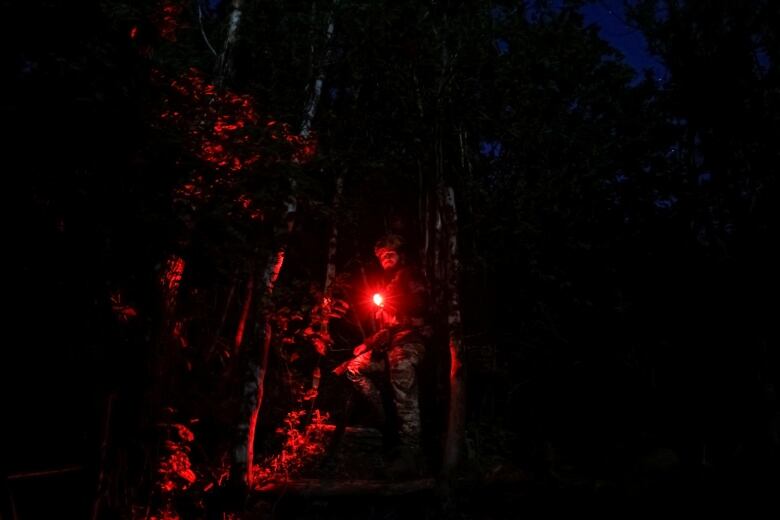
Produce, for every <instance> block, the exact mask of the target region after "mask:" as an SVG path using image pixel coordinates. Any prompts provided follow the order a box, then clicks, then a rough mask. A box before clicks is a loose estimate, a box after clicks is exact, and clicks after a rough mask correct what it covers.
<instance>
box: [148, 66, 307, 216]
mask: <svg viewBox="0 0 780 520" xmlns="http://www.w3.org/2000/svg"><path fill="white" fill-rule="evenodd" d="M155 75H156V80H157V81H158V82H160V83H164V84H166V85H167V86H168V87H169V88H170V91H169V95H168V96H167V97H166V99H165V108H164V109H163V110H162V112H161V113H160V121H161V123H164V124H165V125H166V126H172V127H174V128H176V129H177V130H178V131H179V132H180V134H181V135H182V136H184V141H183V142H184V146H185V148H186V149H187V151H188V152H189V153H190V154H191V155H192V156H194V157H196V158H197V159H199V160H200V161H201V162H202V163H203V165H204V166H205V167H206V169H205V172H206V173H205V176H204V174H203V173H196V174H194V175H193V176H192V177H191V178H190V179H189V180H188V181H187V182H185V183H184V184H182V185H181V186H179V187H178V188H176V190H175V196H176V198H177V200H179V201H184V202H186V203H189V204H190V205H192V206H193V209H194V207H197V206H199V205H200V204H202V203H203V202H205V201H207V200H208V199H209V198H210V197H211V196H212V195H213V194H214V193H215V190H218V189H221V188H224V189H226V190H236V189H238V187H239V186H240V183H241V182H242V177H238V175H239V174H242V175H249V174H256V173H258V171H259V166H260V165H261V164H264V165H270V164H273V163H279V162H283V161H290V162H291V163H293V164H303V163H306V162H307V161H309V160H311V159H312V157H313V156H314V155H315V153H316V139H315V138H314V137H312V136H310V137H307V138H304V137H301V136H300V135H297V134H295V133H294V132H293V131H292V129H291V128H290V125H289V124H287V123H283V122H279V121H276V120H274V119H272V118H268V117H264V116H261V115H260V114H259V112H258V110H257V109H256V106H255V101H254V99H253V98H252V97H251V96H249V95H240V94H237V93H235V92H232V91H230V90H221V89H218V88H217V87H216V86H215V85H214V84H211V83H209V82H208V81H206V80H205V78H204V76H203V74H202V73H201V72H200V71H198V70H197V69H194V68H192V69H190V70H189V71H188V72H187V74H185V75H184V76H182V77H179V78H176V79H174V80H165V79H164V78H163V77H162V74H161V73H160V72H159V71H157V72H155ZM261 160H262V162H261ZM211 172H214V173H215V175H212V174H211ZM235 202H236V210H237V211H238V212H240V213H241V214H243V215H245V216H248V217H249V218H250V219H252V220H258V219H262V217H263V211H262V209H260V208H257V207H255V205H254V204H253V203H252V201H251V200H250V197H249V195H246V194H243V195H241V196H239V197H238V198H237V199H236V201H235Z"/></svg>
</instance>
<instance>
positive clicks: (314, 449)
mask: <svg viewBox="0 0 780 520" xmlns="http://www.w3.org/2000/svg"><path fill="white" fill-rule="evenodd" d="M305 416H306V410H297V411H296V410H293V411H292V412H290V413H288V414H287V417H286V418H285V420H284V426H282V427H280V428H278V429H277V430H276V433H277V434H279V435H283V436H284V441H283V442H284V444H283V446H282V450H281V452H280V453H278V454H277V455H274V456H273V457H271V458H270V459H268V460H266V461H265V462H264V463H263V464H262V465H258V466H255V467H254V468H253V470H254V479H253V481H254V482H256V483H257V484H258V485H262V484H263V483H264V482H267V481H269V480H275V479H278V478H287V477H289V476H291V475H293V474H296V473H299V472H300V471H301V470H303V469H304V468H306V467H307V465H309V464H310V463H312V462H314V461H315V460H317V458H319V457H321V456H322V455H324V454H325V450H326V447H327V440H328V435H329V433H330V431H331V430H332V427H330V426H329V425H328V418H329V417H328V414H327V413H320V411H319V410H314V411H313V412H312V416H311V421H310V422H309V423H308V424H306V425H305V426H304V425H303V424H302V423H303V419H304V418H305Z"/></svg>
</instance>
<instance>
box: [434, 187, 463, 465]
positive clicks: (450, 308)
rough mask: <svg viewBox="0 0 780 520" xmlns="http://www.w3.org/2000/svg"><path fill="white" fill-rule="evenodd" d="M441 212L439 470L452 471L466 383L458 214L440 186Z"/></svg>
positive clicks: (450, 192) (448, 191)
mask: <svg viewBox="0 0 780 520" xmlns="http://www.w3.org/2000/svg"><path fill="white" fill-rule="evenodd" d="M438 192H439V202H440V207H441V212H442V221H443V226H442V236H443V239H444V241H445V243H446V246H447V249H446V250H445V252H444V253H445V263H446V265H445V272H446V273H447V274H446V280H445V287H446V295H447V328H448V335H449V342H448V346H449V352H450V401H449V413H448V416H447V437H446V442H445V449H444V460H443V469H444V471H445V473H448V472H451V471H452V470H454V469H455V468H456V467H457V465H458V463H459V462H460V460H461V458H462V455H463V452H464V448H465V444H466V443H465V431H466V388H465V386H466V383H465V377H464V373H463V360H464V355H465V348H464V345H463V325H462V322H461V313H460V292H459V290H458V274H459V272H460V265H459V262H458V237H457V235H458V212H457V208H456V206H455V190H454V189H453V188H452V187H450V186H444V185H443V184H442V185H441V186H440V187H439V189H438Z"/></svg>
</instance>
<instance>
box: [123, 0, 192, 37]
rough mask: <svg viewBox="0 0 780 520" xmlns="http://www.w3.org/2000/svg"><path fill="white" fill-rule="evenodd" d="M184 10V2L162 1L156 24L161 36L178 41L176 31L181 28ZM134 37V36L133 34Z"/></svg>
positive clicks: (155, 20)
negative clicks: (180, 23)
mask: <svg viewBox="0 0 780 520" xmlns="http://www.w3.org/2000/svg"><path fill="white" fill-rule="evenodd" d="M183 10H184V2H182V1H181V0H179V1H178V2H176V1H173V0H165V1H163V2H162V3H161V6H160V9H159V11H158V12H157V14H156V16H155V19H154V24H155V26H156V27H157V32H158V34H159V35H160V37H161V38H163V39H164V40H168V41H170V42H175V41H176V31H177V30H178V29H179V21H180V15H181V13H182V11H183ZM131 37H132V36H131Z"/></svg>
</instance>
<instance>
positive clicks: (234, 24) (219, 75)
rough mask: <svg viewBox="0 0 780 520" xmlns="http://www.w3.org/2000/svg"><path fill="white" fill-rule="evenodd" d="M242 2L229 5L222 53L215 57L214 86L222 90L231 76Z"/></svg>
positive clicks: (239, 0) (235, 0) (237, 1)
mask: <svg viewBox="0 0 780 520" xmlns="http://www.w3.org/2000/svg"><path fill="white" fill-rule="evenodd" d="M241 9H242V0H233V1H232V2H231V4H230V16H229V17H228V26H227V35H226V36H225V44H224V45H223V46H222V52H220V53H219V56H218V57H217V65H216V70H215V76H216V84H217V85H218V86H219V87H220V88H222V87H224V86H225V83H226V82H227V81H228V80H230V78H231V77H232V76H233V49H234V48H235V46H236V41H237V39H238V27H239V25H240V24H241V14H242V10H241Z"/></svg>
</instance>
